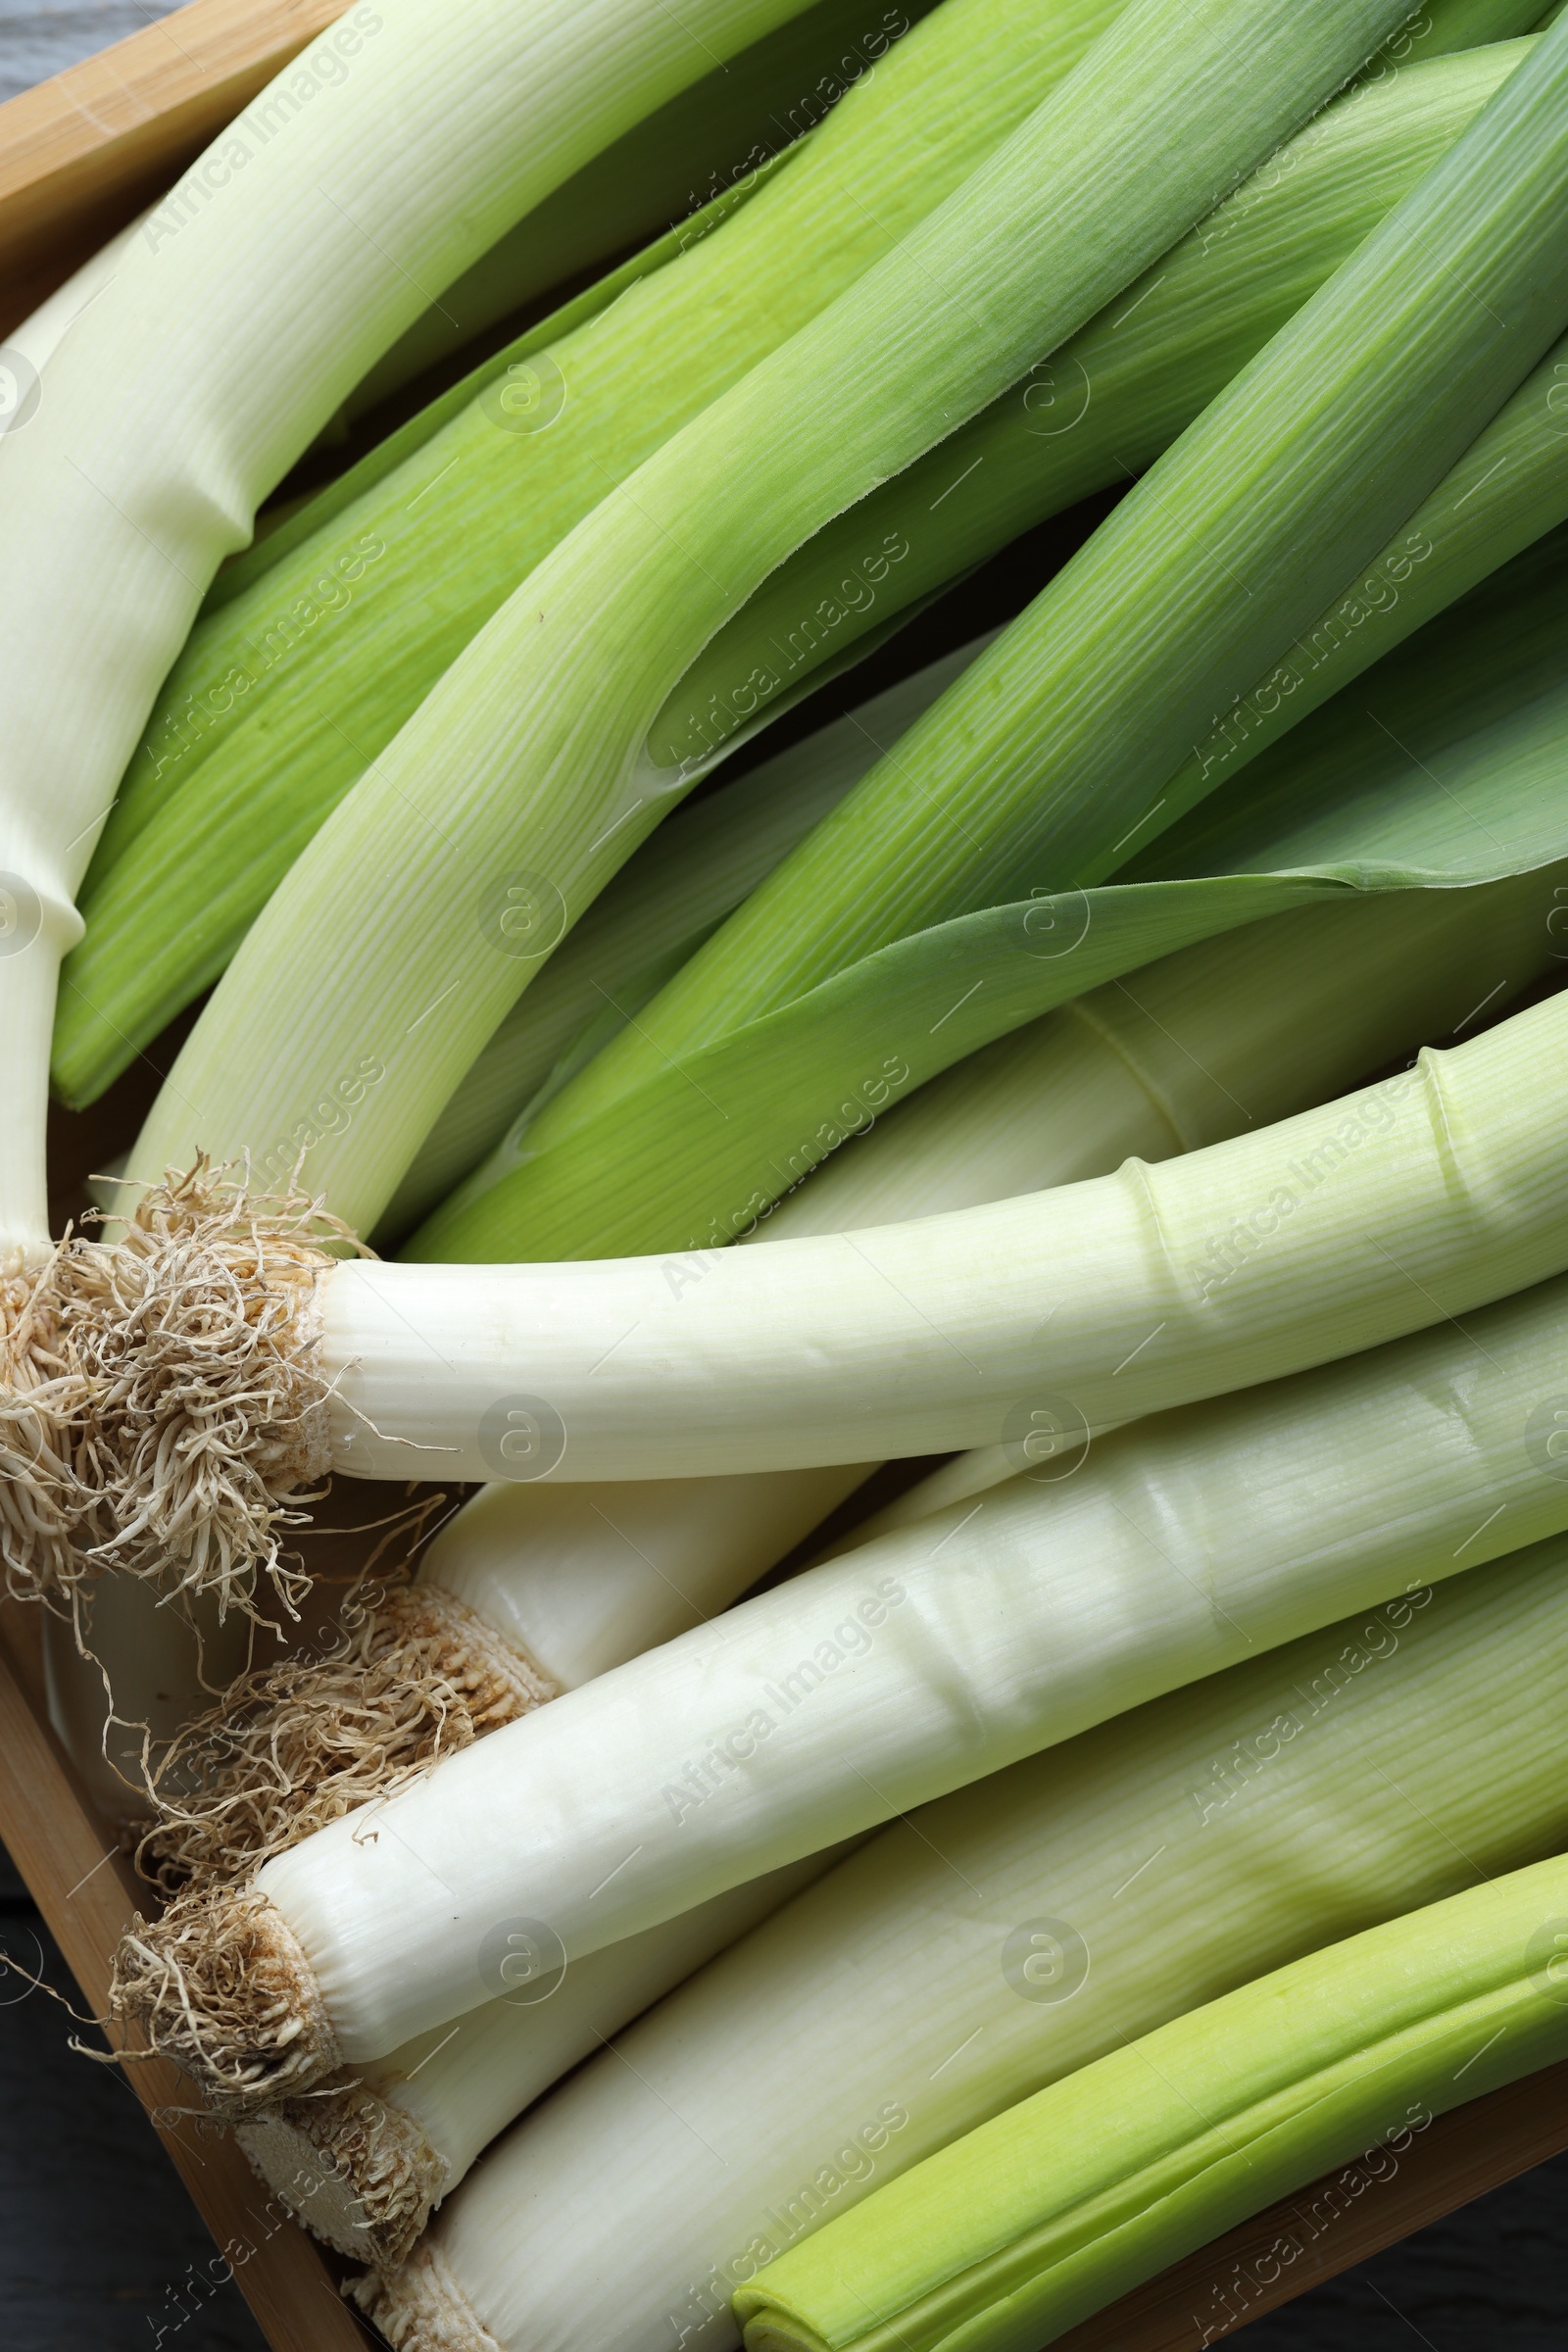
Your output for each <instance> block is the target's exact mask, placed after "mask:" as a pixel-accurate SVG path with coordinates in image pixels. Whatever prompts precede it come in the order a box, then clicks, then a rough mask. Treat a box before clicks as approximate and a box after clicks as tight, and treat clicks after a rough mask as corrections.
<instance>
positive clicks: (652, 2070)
mask: <svg viewBox="0 0 1568 2352" xmlns="http://www.w3.org/2000/svg"><path fill="white" fill-rule="evenodd" d="M1565 1559H1568V1553H1565V1547H1564V1545H1563V1544H1562V1543H1561V1542H1560V1541H1559V1542H1556V1543H1552V1544H1544V1545H1542V1546H1541V1547H1540V1549H1539V1550H1538V1551H1535V1552H1531V1553H1525V1554H1521V1555H1520V1556H1519V1557H1517V1558H1516V1559H1513V1560H1510V1561H1508V1562H1506V1563H1505V1564H1502V1565H1500V1566H1497V1567H1494V1568H1489V1569H1486V1570H1484V1571H1482V1572H1481V1573H1479V1574H1474V1575H1470V1576H1462V1577H1459V1578H1456V1579H1453V1580H1451V1581H1450V1582H1448V1583H1447V1584H1445V1585H1441V1586H1439V1587H1438V1588H1437V1589H1436V1591H1435V1592H1434V1593H1432V1595H1431V1598H1430V1599H1428V1598H1427V1596H1426V1593H1425V1592H1424V1591H1423V1592H1420V1593H1413V1594H1410V1595H1408V1596H1404V1597H1399V1598H1396V1599H1393V1600H1390V1601H1389V1602H1387V1603H1385V1605H1384V1606H1383V1607H1382V1608H1381V1609H1379V1610H1377V1611H1375V1612H1372V1613H1369V1614H1367V1615H1365V1616H1360V1617H1356V1618H1351V1619H1348V1620H1347V1621H1345V1622H1344V1623H1342V1624H1341V1625H1339V1626H1337V1627H1335V1628H1332V1629H1329V1630H1327V1631H1325V1632H1323V1633H1321V1634H1316V1635H1312V1636H1310V1637H1308V1638H1307V1639H1305V1640H1303V1641H1301V1642H1296V1643H1294V1644H1292V1646H1291V1647H1290V1648H1289V1649H1286V1650H1278V1651H1274V1652H1272V1653H1271V1654H1269V1655H1268V1656H1266V1657H1262V1658H1258V1659H1255V1660H1252V1661H1250V1663H1249V1664H1247V1665H1245V1666H1239V1667H1234V1668H1232V1669H1231V1670H1230V1671H1229V1672H1228V1673H1226V1674H1223V1675H1219V1676H1216V1677H1214V1678H1212V1679H1211V1680H1209V1681H1208V1682H1206V1683H1201V1684H1198V1685H1196V1686H1194V1687H1193V1688H1191V1689H1189V1690H1187V1691H1180V1692H1178V1693H1176V1694H1174V1695H1173V1696H1171V1697H1169V1698H1164V1699H1159V1700H1156V1701H1155V1702H1154V1703H1153V1704H1152V1705H1151V1706H1147V1707H1144V1708H1141V1709H1140V1710H1139V1711H1138V1712H1137V1713H1135V1714H1132V1715H1128V1716H1123V1717H1121V1718H1119V1719H1118V1720H1117V1721H1116V1722H1114V1723H1111V1724H1107V1725H1105V1726H1104V1727H1103V1729H1101V1730H1099V1731H1096V1732H1091V1733H1089V1734H1087V1735H1086V1736H1084V1737H1083V1738H1081V1739H1079V1740H1076V1741H1074V1742H1073V1744H1072V1746H1071V1747H1069V1748H1065V1749H1058V1750H1056V1751H1054V1753H1053V1754H1051V1755H1047V1756H1042V1757H1038V1758H1036V1759H1035V1760H1034V1761H1032V1762H1030V1763H1027V1764H1022V1765H1017V1766H1014V1768H1013V1769H1012V1771H1011V1772H1009V1773H1007V1774H1005V1775H1004V1776H1003V1777H1002V1778H1000V1779H995V1780H991V1781H986V1782H982V1783H981V1784H980V1785H979V1786H977V1787H976V1788H973V1789H967V1790H965V1791H964V1792H963V1793H962V1794H959V1795H956V1796H952V1797H948V1798H946V1799H944V1800H943V1802H942V1803H940V1804H937V1805H933V1806H930V1807H927V1808H924V1809H923V1810H922V1811H921V1812H920V1813H918V1814H916V1815H914V1816H912V1817H911V1819H910V1820H909V1822H907V1823H901V1824H897V1825H895V1826H893V1827H892V1828H890V1829H888V1830H886V1831H884V1832H883V1833H882V1834H881V1835H880V1836H879V1837H878V1838H875V1839H874V1840H873V1841H872V1843H871V1844H870V1845H868V1846H867V1847H866V1848H865V1849H864V1850H863V1851H862V1852H860V1853H859V1854H857V1855H855V1856H854V1857H852V1858H851V1859H850V1860H849V1861H847V1862H844V1863H841V1864H840V1865H839V1867H838V1868H837V1869H836V1870H834V1871H833V1872H831V1873H830V1874H829V1876H828V1877H827V1878H826V1879H824V1880H823V1881H821V1882H820V1883H819V1884H818V1885H817V1886H816V1887H812V1888H810V1889H809V1891H808V1892H806V1893H805V1894H803V1895H800V1896H797V1897H796V1899H795V1901H794V1902H793V1903H792V1904H791V1905H790V1906H789V1907H788V1909H787V1910H785V1911H784V1912H782V1913H781V1914H779V1915H778V1917H777V1918H775V1919H774V1920H773V1921H772V1922H770V1923H769V1925H768V1927H767V1928H766V1929H765V1930H764V1931H763V1932H762V1933H760V1934H754V1935H752V1936H748V1937H747V1938H746V1940H745V1941H744V1942H743V1943H741V1944H739V1945H737V1946H736V1947H735V1949H734V1950H733V1951H731V1952H730V1953H728V1954H727V1955H726V1956H725V1957H724V1958H723V1959H721V1960H719V1961H717V1962H715V1963H714V1964H713V1965H711V1967H709V1968H708V1969H706V1970H704V1972H703V1973H702V1975H701V1976H699V1977H697V1978H695V1979H694V1980H693V1981H692V1983H691V1984H690V1985H686V1986H684V1987H683V1988H682V1989H681V1990H680V1991H679V1992H676V1993H674V1994H672V1995H671V1996H670V1997H669V1998H668V1999H666V2000H665V2001H664V2002H662V2004H661V2006H660V2007H659V2008H658V2009H656V2010H655V2011H654V2012H653V2013H652V2014H651V2015H650V2016H649V2017H647V2018H646V2019H644V2020H643V2021H642V2023H641V2024H640V2025H638V2026H636V2027H635V2028H633V2030H632V2031H631V2033H629V2034H626V2035H625V2036H624V2037H623V2038H622V2040H621V2041H620V2042H619V2043H618V2044H617V2047H616V2052H615V2053H614V2054H608V2053H607V2054H606V2055H604V2056H602V2057H600V2058H597V2059H595V2060H593V2061H592V2062H591V2063H590V2064H589V2065H588V2066H587V2067H586V2068H585V2069H584V2070H583V2071H582V2073H581V2074H580V2075H578V2076H577V2077H576V2078H575V2080H574V2081H573V2082H570V2083H568V2084H566V2085H564V2088H563V2089H562V2090H561V2091H560V2092H559V2093H558V2094H557V2095H556V2097H555V2098H553V2099H552V2100H551V2101H550V2102H549V2103H548V2104H547V2105H546V2106H544V2107H542V2108H540V2109H538V2110H536V2111H535V2113H534V2114H533V2115H532V2116H530V2117H528V2118H527V2119H526V2120H525V2121H524V2122H523V2123H522V2124H521V2125H520V2126H519V2127H518V2128H517V2129H516V2131H514V2132H513V2133H512V2135H511V2136H510V2137H509V2138H508V2139H507V2140H505V2141H504V2142H503V2143H502V2144H501V2145H500V2147H498V2148H497V2149H496V2150H495V2151H494V2152H493V2153H492V2154H491V2156H490V2158H489V2159H488V2161H487V2162H486V2163H485V2164H483V2165H482V2166H481V2167H480V2168H479V2169H478V2170H477V2171H476V2172H475V2173H474V2174H473V2176H472V2177H471V2179H470V2180H468V2181H466V2183H465V2185H464V2187H463V2189H462V2190H461V2191H460V2192H459V2194H458V2195H457V2196H455V2197H454V2198H452V2199H451V2200H450V2202H449V2204H448V2205H447V2207H446V2209H445V2210H444V2212H443V2213H442V2215H441V2216H440V2218H439V2220H438V2221H437V2223H436V2225H435V2227H434V2229H432V2230H431V2232H430V2233H429V2236H428V2238H427V2239H426V2241H425V2245H424V2247H423V2248H422V2249H420V2250H419V2251H417V2253H416V2255H415V2257H414V2258H413V2260H412V2262H411V2263H410V2264H409V2265H408V2267H407V2268H406V2269H405V2270H403V2271H401V2272H399V2273H395V2274H394V2275H393V2276H392V2278H389V2279H386V2280H384V2281H381V2282H380V2283H379V2287H378V2286H377V2282H375V2281H374V2280H371V2281H368V2285H367V2292H366V2295H365V2300H366V2302H367V2303H368V2305H369V2306H370V2308H371V2309H372V2311H374V2312H375V2314H376V2316H377V2317H378V2318H379V2319H380V2320H381V2321H382V2323H383V2325H386V2326H388V2327H389V2329H390V2331H391V2332H392V2334H393V2338H394V2340H397V2338H396V2326H395V2325H394V2323H396V2322H412V2320H413V2319H414V2317H415V2315H416V2314H419V2315H420V2316H421V2317H422V2319H423V2320H424V2322H425V2324H426V2325H427V2326H429V2327H430V2329H431V2336H430V2339H429V2340H433V2341H435V2342H437V2343H444V2344H450V2345H453V2346H467V2345H469V2344H478V2343H482V2342H484V2341H485V2339H484V2338H483V2337H481V2336H479V2335H477V2334H476V2333H475V2332H474V2323H475V2320H477V2322H478V2323H480V2324H482V2325H483V2326H484V2327H487V2328H488V2329H489V2330H490V2334H491V2336H492V2337H493V2339H494V2340H495V2342H496V2343H498V2344H499V2345H501V2346H503V2347H506V2348H507V2352H513V2348H515V2352H521V2348H522V2347H524V2346H526V2347H527V2352H574V2348H575V2347H577V2346H579V2345H582V2344H584V2343H592V2344H594V2345H596V2346H598V2347H600V2348H601V2352H643V2347H644V2346H646V2345H647V2344H648V2343H649V2342H650V2341H652V2340H655V2338H656V2334H657V2333H659V2332H661V2331H662V2334H663V2337H664V2340H666V2341H676V2342H678V2341H680V2340H682V2339H683V2337H684V2340H685V2341H687V2342H691V2341H694V2340H695V2341H697V2342H700V2343H702V2344H703V2345H704V2346H705V2347H706V2348H707V2352H723V2347H725V2346H728V2345H733V2344H734V2343H735V2341H736V2331H735V2330H734V2329H733V2327H732V2326H731V2323H730V2320H729V2314H728V2308H727V2307H728V2305H729V2302H730V2298H731V2296H732V2295H733V2294H734V2292H735V2289H736V2288H737V2287H738V2286H739V2285H741V2284H743V2283H744V2282H745V2281H747V2280H749V2279H751V2278H754V2277H755V2276H756V2274H757V2272H758V2271H759V2269H760V2267H761V2266H762V2265H763V2264H764V2263H766V2262H767V2261H769V2260H770V2259H772V2258H773V2257H775V2256H777V2255H779V2254H782V2253H783V2252H784V2251H785V2249H786V2248H787V2247H788V2246H789V2245H791V2244H792V2243H794V2242H795V2241H796V2240H798V2239H799V2238H802V2237H805V2236H807V2235H808V2233H809V2232H810V2231H812V2230H813V2229H819V2228H820V2227H821V2226H822V2225H823V2224H824V2223H826V2222H828V2221H829V2220H831V2218H832V2217H833V2216H834V2215H836V2214H838V2213H840V2212H842V2211H843V2210H844V2209H845V2208H846V2207H849V2206H852V2205H855V2204H858V2202H859V2201H860V2199H861V2198H863V2197H865V2196H866V2195H867V2194H868V2193H869V2191H870V2190H872V2189H874V2188H876V2187H877V2186H878V2185H880V2184H881V2183H883V2182H885V2181H887V2180H890V2179H892V2178H893V2177H895V2176H896V2175H898V2174H900V2173H907V2171H908V2170H909V2168H910V2167H911V2166H912V2165H914V2164H916V2163H918V2162H919V2161H920V2159H921V2158H923V2157H926V2156H928V2155H930V2154H932V2153H933V2152H934V2151H935V2150H936V2149H938V2148H941V2147H944V2146H946V2145H947V2144H948V2143H949V2142H950V2141H952V2140H954V2139H955V2138H956V2136H957V2135H958V2134H959V2133H960V2132H963V2131H970V2130H972V2129H973V2128H974V2127H975V2126H976V2125H979V2124H983V2123H985V2122H986V2121H987V2120H988V2119H989V2118H990V2117H992V2116H995V2115H998V2114H999V2113H1001V2112H1002V2111H1003V2110H1005V2109H1006V2108H1007V2107H1009V2106H1011V2105H1013V2104H1014V2103H1015V2102H1016V2101H1017V2100H1018V2099H1020V2098H1022V2097H1026V2096H1028V2095H1029V2094H1030V2093H1032V2092H1034V2091H1035V2090H1037V2089H1039V2088H1041V2087H1042V2086H1043V2085H1045V2084H1046V2083H1050V2082H1057V2081H1059V2080H1060V2079H1061V2078H1062V2077H1064V2076H1070V2075H1072V2073H1073V2072H1074V2070H1076V2069H1077V2068H1080V2067H1083V2066H1085V2065H1088V2064H1091V2063H1092V2062H1093V2061H1095V2060H1096V2059H1099V2058H1101V2057H1103V2055H1104V2054H1105V2053H1106V2052H1107V2051H1110V2050H1115V2049H1117V2048H1119V2047H1121V2046H1122V2045H1123V2043H1124V2042H1125V2041H1126V2039H1127V2038H1128V2037H1129V2036H1136V2035H1138V2034H1144V2033H1148V2032H1149V2031H1151V2030H1152V2029H1153V2028H1155V2027H1158V2026H1161V2025H1163V2024H1164V2023H1165V2022H1166V2021H1167V2020H1168V2019H1170V2018H1173V2017H1180V2016H1182V2015H1183V2014H1184V2013H1185V2012H1188V2011H1190V2010H1192V2009H1194V2008H1195V2007H1197V2006H1198V2004H1200V2003H1201V2002H1203V2001H1207V2000H1212V1999H1214V1998H1215V1997H1216V1996H1217V1995H1219V1994H1222V1993H1225V1992H1228V1991H1230V1990H1231V1989H1233V1988H1234V1987H1235V1986H1237V1985H1245V1984H1247V1983H1248V1982H1250V1980H1252V1979H1254V1978H1256V1977H1257V1976H1259V1975H1261V1974H1262V1973H1264V1972H1265V1971H1267V1970H1269V1969H1273V1968H1277V1967H1280V1966H1281V1965H1283V1964H1285V1963H1287V1962H1289V1961H1291V1960H1293V1959H1295V1958H1297V1957H1298V1956H1299V1955H1300V1954H1302V1953H1305V1952H1309V1951H1313V1950H1317V1949H1320V1948H1321V1947H1322V1946H1323V1945H1324V1944H1325V1943H1328V1942H1331V1941H1333V1940H1335V1939H1337V1938H1340V1937H1343V1936H1350V1935H1354V1934H1356V1933H1358V1932H1359V1931H1361V1930H1363V1929H1366V1928H1368V1927H1371V1926H1373V1925H1375V1924H1376V1923H1377V1922H1379V1921H1382V1920H1387V1919H1390V1918H1393V1917H1395V1916H1397V1914H1399V1913H1400V1912H1403V1911H1407V1910H1409V1909H1411V1908H1412V1907H1413V1906H1415V1905H1417V1904H1421V1903H1428V1902H1432V1901H1434V1900H1438V1899H1441V1898H1442V1897H1444V1896H1446V1895H1448V1894H1451V1893H1454V1892H1456V1891H1458V1890H1459V1889H1461V1888H1463V1887H1468V1886H1472V1885H1474V1884H1475V1883H1476V1881H1477V1879H1478V1878H1480V1877H1481V1876H1483V1875H1484V1874H1489V1873H1497V1872H1501V1871H1506V1870H1512V1869H1516V1868H1518V1867H1520V1866H1521V1865H1525V1864H1529V1863H1532V1862H1534V1861H1537V1860H1539V1859H1541V1858H1543V1857H1544V1856H1546V1855H1549V1854H1552V1853H1555V1852H1556V1851H1557V1850H1558V1849H1559V1848H1560V1847H1561V1845H1562V1843H1563V1840H1564V1837H1565V1834H1568V1808H1565V1803H1564V1793H1563V1788H1562V1775H1561V1769H1560V1758H1561V1738H1560V1725H1561V1714H1562V1688H1563V1677H1564V1672H1565V1668H1568V1651H1565V1642H1568V1586H1565ZM1423 1604H1424V1605H1423ZM449 1933H450V1930H449ZM471 1940H472V1939H471ZM356 1957H357V1961H358V1962H359V1964H360V1965H362V1966H369V1965H373V1958H374V1955H373V1953H371V1952H368V1951H360V1952H359V1953H357V1955H356ZM1086 1964H1087V1967H1086ZM1485 2038H1486V2037H1485V2035H1484V2034H1482V2035H1480V2036H1478V2040H1484V2039H1485ZM634 2070H635V2071H634ZM1469 2079H1470V2078H1468V2077H1467V2078H1466V2080H1467V2081H1468V2080H1469ZM421 2298H423V2300H422V2301H421ZM437 2322H444V2323H445V2324H446V2325H447V2326H448V2327H450V2328H451V2330H452V2332H451V2333H449V2334H446V2335H442V2334H440V2333H438V2332H436V2323H437ZM413 2340H414V2341H415V2342H416V2343H417V2342H419V2341H421V2340H422V2339H421V2338H420V2337H419V2336H418V2335H417V2334H415V2335H414V2336H413Z"/></svg>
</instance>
